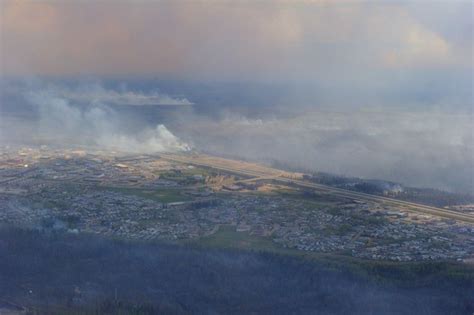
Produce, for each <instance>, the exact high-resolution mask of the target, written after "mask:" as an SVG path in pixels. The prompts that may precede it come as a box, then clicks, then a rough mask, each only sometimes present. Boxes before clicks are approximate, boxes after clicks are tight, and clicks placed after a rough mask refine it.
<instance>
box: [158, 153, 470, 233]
mask: <svg viewBox="0 0 474 315" xmlns="http://www.w3.org/2000/svg"><path fill="white" fill-rule="evenodd" d="M160 157H161V158H162V159H165V160H170V161H174V162H179V163H186V164H192V165H196V166H203V167H209V168H213V169H218V170H222V171H226V172H229V173H233V174H238V175H244V176H250V177H262V178H270V177H271V178H272V180H274V181H276V182H279V183H284V184H286V185H290V186H298V187H304V188H310V189H315V190H319V191H325V192H328V193H331V194H334V195H337V196H342V197H348V198H352V199H361V200H370V201H376V202H381V203H387V204H391V205H397V206H402V207H403V208H404V210H406V211H410V212H418V213H423V214H429V215H434V216H438V217H442V218H448V219H454V220H458V221H462V222H466V223H471V224H474V215H471V214H467V213H461V212H456V211H452V210H447V209H442V208H436V207H431V206H427V205H421V204H417V203H413V202H409V201H402V200H397V199H392V198H387V197H382V196H376V195H370V194H365V193H361V192H355V191H351V190H346V189H341V188H335V187H331V186H326V185H322V184H316V183H311V182H306V181H302V180H298V179H292V178H287V177H283V176H275V175H274V174H275V173H278V172H279V173H281V172H282V171H280V170H277V169H271V168H268V167H266V169H269V170H272V173H273V174H269V173H265V172H262V171H255V170H249V169H239V168H236V167H232V166H228V165H223V164H222V163H215V164H214V163H210V162H206V161H202V160H196V159H194V158H192V157H188V156H178V155H171V154H161V155H160ZM221 160H222V159H221ZM228 162H229V164H231V163H235V164H238V163H239V162H237V161H232V160H228ZM257 180H258V178H257Z"/></svg>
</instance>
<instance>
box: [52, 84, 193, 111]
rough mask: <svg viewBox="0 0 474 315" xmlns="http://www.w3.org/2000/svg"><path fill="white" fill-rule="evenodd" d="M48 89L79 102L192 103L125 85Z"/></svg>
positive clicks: (183, 98) (114, 103)
mask: <svg viewBox="0 0 474 315" xmlns="http://www.w3.org/2000/svg"><path fill="white" fill-rule="evenodd" d="M48 90H49V91H50V92H51V93H53V94H55V95H58V96H61V97H64V98H66V99H69V100H71V101H75V102H80V103H104V104H112V105H136V106H140V105H193V103H192V102H190V101H189V100H188V99H187V98H185V97H172V96H170V95H167V94H164V93H159V92H156V91H152V92H150V93H141V92H134V91H129V90H127V89H126V88H125V87H123V88H122V89H120V90H118V91H116V90H112V89H105V88H104V87H102V86H101V85H99V84H91V85H85V86H80V87H78V88H75V89H73V88H65V87H61V86H50V87H49V88H48Z"/></svg>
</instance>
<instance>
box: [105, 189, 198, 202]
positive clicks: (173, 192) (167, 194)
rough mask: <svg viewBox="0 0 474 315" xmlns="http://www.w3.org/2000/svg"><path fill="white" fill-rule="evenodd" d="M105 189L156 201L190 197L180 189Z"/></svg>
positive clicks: (184, 199) (183, 199)
mask: <svg viewBox="0 0 474 315" xmlns="http://www.w3.org/2000/svg"><path fill="white" fill-rule="evenodd" d="M106 189H107V190H112V191H116V192H120V193H123V194H127V195H133V196H138V197H142V198H147V199H151V200H155V201H158V202H164V203H168V202H178V201H189V200H190V199H191V198H190V197H189V196H186V195H184V194H183V191H182V190H181V189H174V188H165V189H140V188H122V187H107V188H106Z"/></svg>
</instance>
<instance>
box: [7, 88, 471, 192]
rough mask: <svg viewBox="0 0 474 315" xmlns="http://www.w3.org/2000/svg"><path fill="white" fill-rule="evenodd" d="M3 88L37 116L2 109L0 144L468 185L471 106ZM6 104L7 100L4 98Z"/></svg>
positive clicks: (466, 188)
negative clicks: (131, 98) (160, 101)
mask: <svg viewBox="0 0 474 315" xmlns="http://www.w3.org/2000/svg"><path fill="white" fill-rule="evenodd" d="M44 86H46V88H44ZM91 86H92V88H91ZM119 86H120V85H119ZM8 90H9V91H14V93H13V92H12V93H13V94H15V93H16V94H19V95H21V96H22V97H23V98H25V97H26V100H27V101H28V104H31V105H32V106H33V109H34V110H36V111H37V113H38V114H37V118H36V119H31V120H27V119H25V118H24V117H21V116H19V115H17V114H13V115H9V116H10V117H7V116H5V115H4V117H2V120H1V121H0V124H1V125H0V131H1V132H0V134H3V140H1V139H0V140H1V141H2V142H3V143H7V142H8V141H9V142H12V141H13V140H14V139H16V140H18V141H19V142H28V141H29V142H31V143H38V144H43V143H55V144H63V145H75V144H80V145H92V146H96V147H101V148H105V149H113V150H118V151H126V152H141V153H143V152H162V151H185V150H189V148H190V147H193V148H196V149H197V150H200V151H204V152H209V153H212V154H218V155H226V156H230V157H237V158H244V159H250V160H256V161H260V162H264V163H269V164H272V163H278V164H279V165H282V164H283V165H285V166H288V167H291V168H295V169H299V170H304V171H310V172H314V171H322V172H330V173H335V174H340V175H346V176H358V177H364V178H377V179H385V180H392V181H396V182H400V183H403V184H406V185H412V186H418V187H434V188H439V189H444V190H449V191H457V192H468V193H471V192H472V191H474V184H473V179H474V169H473V168H472V165H474V139H473V134H472V126H473V115H472V112H470V111H449V110H448V109H447V108H442V109H435V108H424V107H420V106H418V107H413V109H410V108H408V107H406V106H405V107H403V108H402V107H393V108H391V109H387V108H382V109H379V110H362V109H361V108H358V109H357V108H353V107H345V108H344V106H340V107H338V108H337V109H338V110H337V111H336V110H335V108H331V109H329V110H322V109H317V108H316V107H315V106H312V107H308V108H302V107H297V106H293V107H290V106H289V107H287V108H286V109H281V108H280V109H278V110H277V109H276V108H275V107H274V106H273V107H262V108H261V109H260V110H259V111H256V112H253V113H252V112H249V111H248V110H247V109H246V107H245V106H240V105H238V104H237V105H233V106H219V108H221V109H218V108H217V109H216V107H213V106H211V107H209V108H206V106H205V104H204V103H203V104H201V102H205V98H203V99H201V101H200V103H198V104H196V105H194V106H117V103H118V102H116V101H115V100H116V99H122V96H123V95H141V96H140V97H138V98H139V99H151V98H153V97H154V96H153V95H155V92H137V90H127V89H125V88H120V87H118V88H115V89H111V88H104V87H102V86H100V85H87V84H86V85H81V84H78V85H76V87H75V88H71V87H68V88H66V87H64V86H61V85H42V86H40V87H34V88H32V87H30V86H27V87H20V88H18V87H16V89H15V88H13V87H12V86H9V88H8ZM198 90H199V88H198ZM28 91H29V92H28ZM97 91H102V92H100V93H102V94H101V95H119V96H118V97H115V98H114V99H113V100H111V98H103V99H102V100H99V99H98V98H96V97H94V95H97V94H100V93H97ZM151 91H153V89H151ZM190 91H192V89H190ZM196 93H198V92H196ZM199 93H203V92H202V91H201V90H199ZM79 95H80V96H79ZM210 98H212V99H213V98H214V96H210ZM183 99H184V98H183ZM191 99H193V97H191ZM9 102H15V99H14V98H12V97H11V98H10V99H9V100H6V102H5V103H9ZM132 103H133V102H132ZM135 103H137V102H135ZM123 108H125V109H126V110H125V111H124V110H121V109H123ZM183 109H184V110H183ZM164 113H165V114H166V115H165V114H164ZM15 115H16V116H15ZM165 125H166V126H167V127H165ZM168 128H169V129H168ZM0 138H2V137H0ZM12 139H13V140H12Z"/></svg>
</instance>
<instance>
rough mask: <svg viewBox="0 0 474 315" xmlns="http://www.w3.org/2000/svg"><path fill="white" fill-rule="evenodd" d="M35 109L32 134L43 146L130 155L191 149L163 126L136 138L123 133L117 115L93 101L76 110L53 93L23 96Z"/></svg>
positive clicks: (33, 93) (41, 92)
mask: <svg viewBox="0 0 474 315" xmlns="http://www.w3.org/2000/svg"><path fill="white" fill-rule="evenodd" d="M26 97H27V99H28V100H29V102H30V103H32V104H33V105H35V106H37V109H38V113H39V116H40V117H39V125H38V130H37V134H35V135H32V137H35V138H36V140H38V141H39V142H43V143H54V144H60V145H74V144H76V145H77V144H80V145H92V146H98V147H100V148H105V149H113V150H117V151H121V152H130V153H154V152H179V151H188V150H190V146H189V145H188V144H186V143H184V142H182V141H181V140H180V139H178V138H177V137H176V136H175V135H173V134H172V133H171V131H169V130H168V129H167V128H166V127H165V126H164V125H162V124H159V125H157V127H156V128H155V129H145V130H142V131H141V132H139V133H138V134H136V135H131V134H127V133H125V132H124V131H122V129H123V128H121V122H120V121H119V119H117V113H116V112H115V111H114V110H113V109H112V108H111V107H109V106H106V105H104V104H102V103H100V102H97V101H94V102H93V105H92V104H91V105H92V106H88V107H86V108H84V107H78V106H73V105H71V104H70V100H68V99H66V98H64V97H63V96H58V95H57V94H55V93H54V90H51V89H48V90H46V91H45V90H41V91H35V92H30V93H28V94H27V95H26Z"/></svg>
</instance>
